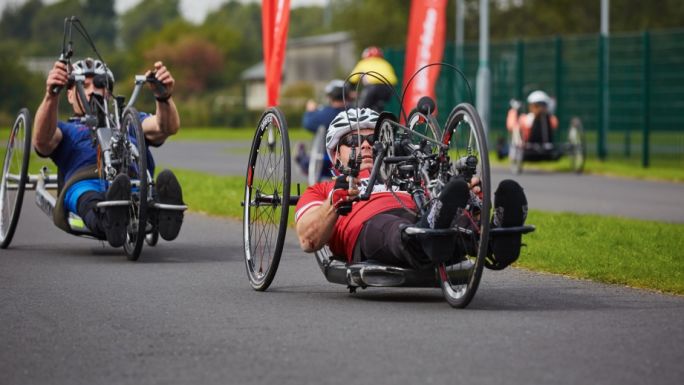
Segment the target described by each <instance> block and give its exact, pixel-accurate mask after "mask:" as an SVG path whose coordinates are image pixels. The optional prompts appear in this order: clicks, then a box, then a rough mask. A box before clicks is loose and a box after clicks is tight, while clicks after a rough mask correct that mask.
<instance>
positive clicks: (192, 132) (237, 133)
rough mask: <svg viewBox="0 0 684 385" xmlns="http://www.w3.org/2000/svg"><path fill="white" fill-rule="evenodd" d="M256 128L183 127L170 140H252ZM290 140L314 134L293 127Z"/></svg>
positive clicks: (309, 138) (301, 138)
mask: <svg viewBox="0 0 684 385" xmlns="http://www.w3.org/2000/svg"><path fill="white" fill-rule="evenodd" d="M255 129H256V128H254V127H249V128H216V127H214V128H210V127H190V128H182V129H181V130H180V131H179V132H178V134H177V135H175V136H172V137H171V138H170V140H174V141H178V140H180V141H182V140H210V141H211V140H244V141H251V140H252V138H253V137H254V131H255ZM288 134H289V137H290V142H291V143H293V142H295V141H305V142H307V143H308V142H309V141H311V139H313V134H312V133H310V132H308V131H306V130H304V129H303V128H291V129H289V130H288Z"/></svg>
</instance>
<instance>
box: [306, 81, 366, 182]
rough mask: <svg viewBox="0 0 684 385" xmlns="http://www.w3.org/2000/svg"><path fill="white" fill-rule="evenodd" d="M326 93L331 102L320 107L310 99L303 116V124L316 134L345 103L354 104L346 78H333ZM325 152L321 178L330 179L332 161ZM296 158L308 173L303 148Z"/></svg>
mask: <svg viewBox="0 0 684 385" xmlns="http://www.w3.org/2000/svg"><path fill="white" fill-rule="evenodd" d="M325 94H326V96H327V97H328V102H329V104H328V105H326V106H320V107H319V106H317V105H316V102H315V101H313V100H309V101H308V102H307V103H306V112H305V113H304V117H303V118H302V126H304V128H305V129H307V130H308V131H311V132H312V133H314V134H315V133H316V131H318V128H319V127H325V128H327V127H328V126H329V125H330V122H332V121H333V119H335V117H336V116H337V114H339V113H340V112H342V111H344V110H345V103H346V104H347V105H352V103H351V102H352V101H353V99H354V98H353V95H352V92H351V90H350V88H349V87H348V86H346V85H345V82H344V80H339V79H335V80H332V81H330V83H328V84H327V85H326V86H325ZM324 154H325V155H324V158H323V167H322V168H321V175H320V178H321V179H329V178H330V177H331V174H330V169H331V168H332V163H331V162H330V157H329V156H328V154H327V152H324ZM295 160H296V161H297V164H299V166H300V168H301V169H302V171H303V172H304V173H305V174H306V173H307V172H308V171H309V156H308V155H307V154H306V152H304V150H303V148H300V149H299V151H298V154H297V156H296V159H295Z"/></svg>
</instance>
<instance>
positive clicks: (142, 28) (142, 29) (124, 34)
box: [119, 0, 180, 49]
mask: <svg viewBox="0 0 684 385" xmlns="http://www.w3.org/2000/svg"><path fill="white" fill-rule="evenodd" d="M178 2H179V0H146V1H142V2H140V3H139V4H138V5H136V6H135V7H133V8H131V9H130V10H128V11H127V12H126V13H124V14H123V15H121V30H120V33H119V34H120V37H121V40H122V42H123V45H124V49H125V48H130V47H132V46H133V45H135V43H136V41H137V40H138V39H139V38H140V37H142V36H144V35H145V34H146V33H147V32H154V31H159V30H161V29H162V28H163V27H164V25H165V24H166V23H168V22H171V21H173V20H176V19H179V18H180V13H179V11H178Z"/></svg>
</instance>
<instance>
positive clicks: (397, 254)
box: [295, 108, 527, 268]
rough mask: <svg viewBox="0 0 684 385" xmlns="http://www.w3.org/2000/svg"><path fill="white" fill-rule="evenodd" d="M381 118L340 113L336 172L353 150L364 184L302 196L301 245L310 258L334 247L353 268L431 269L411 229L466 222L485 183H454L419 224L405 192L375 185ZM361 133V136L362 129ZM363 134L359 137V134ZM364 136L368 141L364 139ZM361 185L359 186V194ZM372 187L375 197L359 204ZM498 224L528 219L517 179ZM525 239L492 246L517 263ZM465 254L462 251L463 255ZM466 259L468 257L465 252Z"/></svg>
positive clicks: (320, 186)
mask: <svg viewBox="0 0 684 385" xmlns="http://www.w3.org/2000/svg"><path fill="white" fill-rule="evenodd" d="M377 119H378V114H377V113H376V112H375V111H373V110H371V109H367V108H363V109H359V110H357V109H349V110H347V111H344V112H341V113H340V114H338V115H337V117H336V118H335V120H333V122H332V123H331V124H330V127H329V128H328V133H327V135H326V147H327V150H328V152H329V154H330V158H331V159H332V161H333V163H334V167H335V168H336V169H337V170H340V169H341V168H342V167H343V165H345V164H347V162H348V160H349V157H350V154H351V153H352V147H353V146H358V143H359V140H361V146H360V148H359V149H358V150H359V151H360V155H361V165H360V172H359V175H358V179H357V180H355V181H353V182H357V183H353V184H352V186H351V188H350V185H349V182H348V180H347V178H343V177H338V178H337V179H336V180H335V181H327V182H320V183H317V184H315V185H313V186H310V187H309V188H307V190H306V191H305V192H304V193H303V194H302V196H301V197H300V199H299V201H298V203H297V207H296V212H295V222H296V230H297V236H298V237H299V243H300V246H301V248H302V250H304V251H305V252H314V251H316V250H319V249H321V248H322V247H323V246H325V245H328V246H329V247H330V249H331V252H332V253H333V255H334V256H335V257H336V258H340V259H342V260H344V261H346V262H349V263H351V262H359V261H365V260H373V261H377V262H381V263H384V264H388V265H393V266H402V267H409V268H423V267H426V266H429V265H431V264H432V262H431V261H430V259H429V258H428V257H427V255H426V253H425V252H424V251H423V248H422V245H421V244H418V243H417V242H418V241H416V240H415V239H414V238H412V237H409V236H407V235H406V234H405V233H404V231H403V229H404V228H405V227H406V226H410V225H414V226H419V227H424V228H428V227H429V228H432V229H440V228H448V227H451V226H452V222H453V221H457V220H458V219H459V217H460V216H459V209H460V208H463V207H465V206H466V204H467V203H468V200H469V199H470V194H471V191H470V190H472V191H473V192H474V193H477V192H478V191H479V186H478V184H479V181H478V180H477V178H473V179H472V180H471V185H470V186H469V185H468V184H467V183H466V181H465V180H464V179H463V178H461V177H459V176H456V177H453V178H452V179H451V180H450V181H449V182H448V183H447V184H446V186H445V187H444V189H443V191H442V193H441V194H440V197H439V199H435V200H432V201H431V202H430V203H429V204H430V205H431V207H430V209H429V215H427V216H426V217H424V218H418V216H417V211H418V210H417V207H416V205H415V203H414V201H413V199H412V198H411V196H410V194H409V193H407V192H405V191H394V192H390V191H388V190H387V189H386V187H385V185H380V184H378V185H375V186H372V187H371V186H367V183H368V179H369V176H370V169H371V168H372V165H373V156H372V144H373V142H374V139H375V138H374V137H373V131H374V127H375V124H376V122H377ZM357 129H358V130H360V131H357ZM357 132H358V134H357ZM359 135H360V136H359ZM354 185H356V186H358V187H357V188H354ZM367 188H372V193H371V195H370V199H369V200H367V201H358V202H354V203H351V202H352V201H353V200H354V198H356V197H357V196H358V195H359V194H361V193H363V192H364V191H365V190H366V189H367ZM494 204H495V207H496V210H495V214H494V218H493V226H495V227H496V226H502V227H511V226H520V225H522V224H523V223H524V221H525V219H526V216H527V200H526V198H525V194H524V192H523V189H522V188H521V187H520V185H519V184H518V183H516V182H515V181H512V180H504V181H502V182H501V184H500V185H499V188H498V189H497V191H496V193H495V199H494ZM520 245H521V236H520V235H519V234H517V235H510V236H508V235H507V236H505V237H498V238H497V239H496V240H492V243H490V246H491V250H492V251H493V253H494V255H495V256H496V257H497V259H498V260H501V261H505V263H506V264H510V263H513V262H514V261H515V260H516V259H517V258H518V256H519V253H520ZM457 252H459V251H457ZM459 255H462V254H459Z"/></svg>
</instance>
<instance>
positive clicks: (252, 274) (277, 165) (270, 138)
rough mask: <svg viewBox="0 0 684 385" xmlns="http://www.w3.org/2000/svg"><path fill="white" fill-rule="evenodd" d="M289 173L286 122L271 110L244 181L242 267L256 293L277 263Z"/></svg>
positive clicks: (255, 142) (268, 282) (286, 210)
mask: <svg viewBox="0 0 684 385" xmlns="http://www.w3.org/2000/svg"><path fill="white" fill-rule="evenodd" d="M264 135H266V136H267V140H265V141H264V140H263V139H264ZM290 172H291V171H290V140H289V137H288V132H287V122H286V121H285V117H284V115H283V113H282V112H281V111H280V110H279V109H278V108H276V107H272V108H269V109H268V110H266V111H265V112H264V113H263V115H262V116H261V119H260V120H259V124H258V125H257V129H256V132H255V135H254V139H253V140H252V147H251V150H250V153H249V159H248V164H247V175H246V177H245V195H244V202H243V203H244V211H243V218H242V221H243V241H244V245H243V246H244V257H245V267H246V269H247V277H248V278H249V283H250V285H251V286H252V288H253V289H254V290H257V291H264V290H266V289H268V287H269V286H270V285H271V283H272V282H273V278H274V277H275V274H276V271H277V270H278V264H279V263H280V257H281V254H282V251H283V244H284V242H285V233H286V231H287V223H288V214H289V207H290V176H291V175H290Z"/></svg>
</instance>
